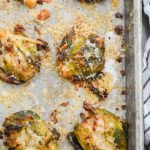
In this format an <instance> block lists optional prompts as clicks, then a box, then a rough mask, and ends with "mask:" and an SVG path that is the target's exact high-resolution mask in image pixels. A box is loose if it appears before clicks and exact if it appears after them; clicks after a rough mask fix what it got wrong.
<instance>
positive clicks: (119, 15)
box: [115, 12, 123, 18]
mask: <svg viewBox="0 0 150 150" xmlns="http://www.w3.org/2000/svg"><path fill="white" fill-rule="evenodd" d="M115 17H116V18H123V14H121V13H119V12H117V13H116V14H115Z"/></svg>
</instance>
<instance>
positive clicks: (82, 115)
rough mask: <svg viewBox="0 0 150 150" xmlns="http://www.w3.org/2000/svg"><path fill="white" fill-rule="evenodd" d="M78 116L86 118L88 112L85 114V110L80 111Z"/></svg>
mask: <svg viewBox="0 0 150 150" xmlns="http://www.w3.org/2000/svg"><path fill="white" fill-rule="evenodd" d="M80 117H81V118H82V119H86V118H87V117H88V114H86V113H85V112H81V113H80Z"/></svg>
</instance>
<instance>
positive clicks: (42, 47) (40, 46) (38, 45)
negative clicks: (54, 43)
mask: <svg viewBox="0 0 150 150" xmlns="http://www.w3.org/2000/svg"><path fill="white" fill-rule="evenodd" d="M37 40H38V41H40V42H42V44H37V50H38V51H40V50H43V49H45V50H49V47H48V43H47V42H45V41H43V40H41V39H37Z"/></svg>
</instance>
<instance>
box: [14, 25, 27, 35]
mask: <svg viewBox="0 0 150 150" xmlns="http://www.w3.org/2000/svg"><path fill="white" fill-rule="evenodd" d="M24 31H25V28H24V27H23V25H21V24H16V26H15V27H14V32H16V33H21V34H23V32H24Z"/></svg>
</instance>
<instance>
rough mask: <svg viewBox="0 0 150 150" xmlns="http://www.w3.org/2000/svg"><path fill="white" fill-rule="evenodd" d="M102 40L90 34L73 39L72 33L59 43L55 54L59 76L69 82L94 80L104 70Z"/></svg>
mask: <svg viewBox="0 0 150 150" xmlns="http://www.w3.org/2000/svg"><path fill="white" fill-rule="evenodd" d="M104 51H105V46H104V39H103V38H101V37H99V36H98V35H95V34H91V35H89V36H88V37H80V38H75V34H74V33H73V32H71V33H69V34H67V35H66V36H65V37H64V39H63V40H62V42H61V45H60V47H59V50H58V54H57V60H58V61H57V62H58V63H57V64H58V71H59V74H60V76H62V77H65V78H67V79H70V80H77V81H84V80H89V79H94V78H95V77H97V76H98V74H99V73H100V72H101V70H102V69H103V68H104V63H105V60H104Z"/></svg>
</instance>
